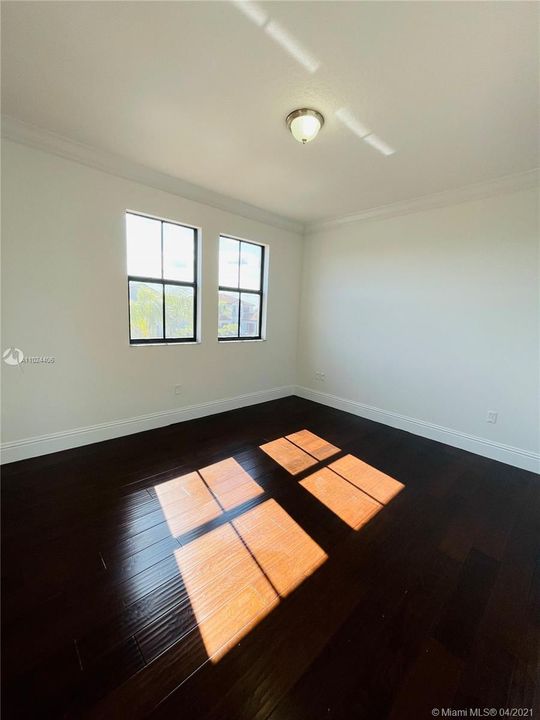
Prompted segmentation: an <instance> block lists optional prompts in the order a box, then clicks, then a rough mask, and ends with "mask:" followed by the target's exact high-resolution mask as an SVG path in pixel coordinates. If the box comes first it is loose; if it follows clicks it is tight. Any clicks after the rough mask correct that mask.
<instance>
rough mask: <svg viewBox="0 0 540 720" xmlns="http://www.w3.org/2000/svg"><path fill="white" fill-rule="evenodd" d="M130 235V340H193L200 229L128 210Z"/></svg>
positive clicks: (128, 260) (136, 341)
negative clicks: (198, 235)
mask: <svg viewBox="0 0 540 720" xmlns="http://www.w3.org/2000/svg"><path fill="white" fill-rule="evenodd" d="M126 235H127V265H128V285H129V337H130V342H131V343H133V344H144V343H159V342H186V341H190V340H191V341H193V340H195V334H196V333H195V327H196V311H197V283H196V268H197V231H196V230H195V229H194V228H190V227H186V226H184V225H178V224H176V223H172V222H168V221H165V220H157V219H155V218H150V217H145V216H143V215H136V214H135V213H126Z"/></svg>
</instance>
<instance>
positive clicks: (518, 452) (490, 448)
mask: <svg viewBox="0 0 540 720" xmlns="http://www.w3.org/2000/svg"><path fill="white" fill-rule="evenodd" d="M295 394H296V395H298V396H300V397H303V398H306V399H307V400H313V401H314V402H318V403H321V404H322V405H329V406H330V407H333V408H336V409H337V410H344V411H345V412H350V413H352V414H353V415H359V416H360V417H363V418H367V419H368V420H374V421H375V422H380V423H383V424H384V425H390V427H395V428H398V429H399V430H406V431H407V432H410V433H413V434H414V435H420V436H422V437H425V438H428V439H429V440H437V441H438V442H442V443H445V444H446V445H452V446H453V447H457V448H460V449H461V450H467V451H469V452H472V453H476V454H477V455H483V456H484V457H487V458H490V459H492V460H498V461H499V462H503V463H507V464H508V465H514V466H515V467H518V468H522V469H523V470H530V471H531V472H535V473H538V472H540V453H535V452H532V451H530V450H522V449H521V448H516V447H512V446H511V445H503V444H502V443H497V442H493V441H492V440H486V438H481V437H478V436H476V435H468V434H467V433H464V432H460V431H459V430H452V429H451V428H447V427H443V426H442V425H435V424H434V423H429V422H426V421H425V420H417V419H416V418H412V417H408V416H406V415H400V414H399V413H395V412H392V411H389V410H381V408H377V407H373V406H371V405H365V404H364V403H360V402H356V401H354V400H346V399H345V398H341V397H337V396H336V395H330V394H329V393H324V392H320V391H319V390H312V389H311V388H307V387H302V386H297V387H296V392H295Z"/></svg>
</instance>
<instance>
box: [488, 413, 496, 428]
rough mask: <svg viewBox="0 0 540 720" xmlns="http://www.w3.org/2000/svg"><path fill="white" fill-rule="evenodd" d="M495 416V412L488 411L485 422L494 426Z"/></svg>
mask: <svg viewBox="0 0 540 720" xmlns="http://www.w3.org/2000/svg"><path fill="white" fill-rule="evenodd" d="M497 415H498V413H497V412H495V410H488V414H487V422H488V423H492V424H493V425H495V423H496V422H497Z"/></svg>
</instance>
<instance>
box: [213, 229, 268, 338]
mask: <svg viewBox="0 0 540 720" xmlns="http://www.w3.org/2000/svg"><path fill="white" fill-rule="evenodd" d="M263 277H264V247H263V246H262V245H256V244H255V243H252V242H247V241H246V240H235V239H234V238H230V237H226V236H224V235H222V236H221V237H220V238H219V313H218V339H219V340H242V339H251V340H260V339H261V326H262V311H263Z"/></svg>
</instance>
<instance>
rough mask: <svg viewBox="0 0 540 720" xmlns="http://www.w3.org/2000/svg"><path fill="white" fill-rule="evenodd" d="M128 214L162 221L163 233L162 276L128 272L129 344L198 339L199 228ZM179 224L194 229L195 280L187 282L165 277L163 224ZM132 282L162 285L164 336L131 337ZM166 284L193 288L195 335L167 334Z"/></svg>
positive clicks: (131, 212) (126, 212)
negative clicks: (174, 336) (130, 291)
mask: <svg viewBox="0 0 540 720" xmlns="http://www.w3.org/2000/svg"><path fill="white" fill-rule="evenodd" d="M128 215H136V216H138V217H142V218H146V219H147V220H155V221H156V222H159V223H160V233H161V278H157V277H148V276H143V275H130V274H129V273H128V276H127V279H128V282H127V291H128V325H129V344H130V345H171V344H175V345H177V344H180V343H194V342H198V340H197V311H198V297H199V296H198V290H199V283H198V268H199V259H198V258H199V228H196V227H193V226H192V225H186V224H185V223H180V222H176V221H175V220H167V219H165V218H158V217H154V216H153V215H145V214H144V213H140V212H134V211H133V210H126V211H125V217H126V220H127V216H128ZM165 224H167V225H177V226H178V227H184V228H188V230H193V282H187V281H185V280H168V279H166V278H165V277H163V272H164V262H163V225H165ZM126 248H127V222H126ZM131 282H146V283H152V284H154V285H161V291H162V313H163V319H162V323H163V337H162V338H132V337H131V303H130V297H129V288H130V283H131ZM166 285H178V286H180V287H190V288H193V336H191V337H187V338H169V337H167V335H166V328H167V325H166V322H165V286H166Z"/></svg>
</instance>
